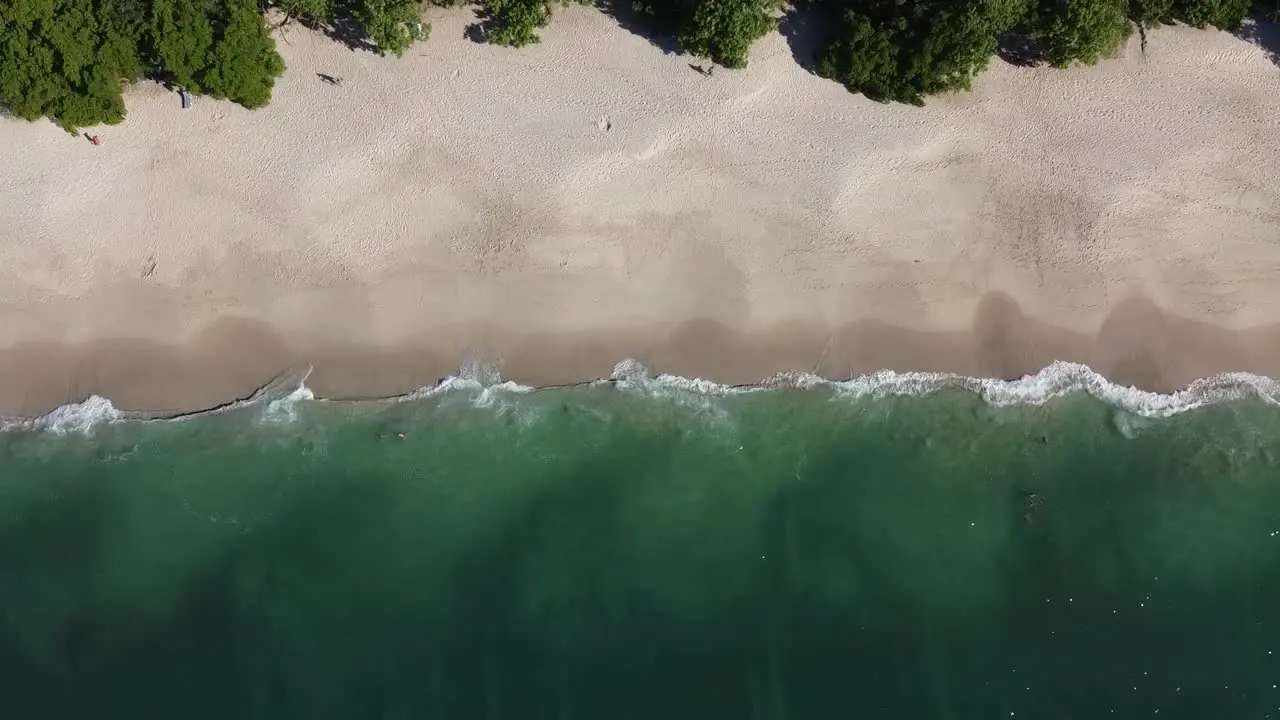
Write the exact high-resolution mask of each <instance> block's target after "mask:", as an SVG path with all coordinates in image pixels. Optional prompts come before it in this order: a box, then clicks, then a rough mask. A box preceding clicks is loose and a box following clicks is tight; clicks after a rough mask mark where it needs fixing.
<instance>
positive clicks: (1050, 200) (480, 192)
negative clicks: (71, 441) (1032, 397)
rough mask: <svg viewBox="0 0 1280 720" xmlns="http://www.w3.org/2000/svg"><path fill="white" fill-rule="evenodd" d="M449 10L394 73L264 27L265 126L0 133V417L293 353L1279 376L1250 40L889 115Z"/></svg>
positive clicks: (1154, 37) (1277, 307)
mask: <svg viewBox="0 0 1280 720" xmlns="http://www.w3.org/2000/svg"><path fill="white" fill-rule="evenodd" d="M472 19H473V16H472V15H471V13H470V12H467V11H462V10H438V11H434V12H433V14H432V15H431V20H432V24H433V26H434V27H433V31H432V35H431V38H430V39H429V40H428V41H427V42H425V43H422V44H420V45H418V46H416V47H414V48H413V49H411V50H410V52H409V53H408V54H407V55H406V56H405V57H404V58H402V59H399V60H396V59H393V58H381V57H378V56H376V55H373V54H370V53H367V52H359V51H351V50H348V49H347V48H345V47H344V46H343V45H341V44H339V43H336V42H333V41H331V40H329V39H326V38H324V37H322V36H317V35H314V34H312V33H310V32H308V31H305V30H303V29H301V28H294V29H290V30H289V31H288V32H287V33H286V34H285V36H284V37H283V38H282V39H281V41H280V42H279V48H280V51H281V54H282V55H283V56H284V58H285V61H286V63H287V64H288V70H287V71H286V74H285V76H284V78H283V79H282V80H281V81H280V82H279V83H278V84H277V88H276V92H275V96H274V100H273V101H272V103H271V105H270V106H269V107H268V108H267V109H265V110H261V111H257V112H249V111H245V110H242V109H241V108H239V107H237V106H234V105H231V104H229V103H225V102H218V101H214V100H211V99H207V98H197V100H196V103H195V106H194V107H193V108H192V109H190V110H186V111H184V110H182V109H181V107H180V104H179V101H178V98H177V96H176V95H174V94H171V93H168V92H166V91H164V90H163V89H161V88H159V87H157V86H155V85H152V84H149V83H148V84H142V85H139V86H137V87H135V88H133V89H131V90H130V91H129V92H128V95H127V101H128V108H129V116H128V118H127V120H126V121H125V123H124V124H122V125H119V126H116V127H104V128H98V129H95V130H94V132H96V133H97V134H99V135H100V136H101V137H102V140H103V144H102V145H101V146H100V147H94V146H92V145H90V144H89V143H88V142H87V141H86V140H85V138H83V137H75V136H70V135H68V134H66V133H64V132H63V131H61V130H59V129H58V128H56V127H55V126H53V125H52V124H50V123H48V122H38V123H24V122H18V121H13V120H2V121H0V187H2V188H3V193H0V348H3V349H2V350H0V414H7V415H34V414H39V413H41V412H44V411H47V410H48V409H50V408H52V407H54V406H56V405H59V404H61V403H65V402H69V401H77V400H80V399H83V398H84V397H85V396H87V395H89V394H99V395H103V396H106V397H109V398H111V399H112V400H113V402H114V403H115V404H116V406H117V407H121V408H128V409H136V410H145V411H152V412H160V413H171V412H180V411H188V410H193V409H197V408H201V407H208V406H211V405H215V404H218V403H220V402H225V401H228V400H230V399H233V398H236V397H242V396H244V395H246V394H248V393H249V392H251V391H252V390H253V389H254V388H256V387H258V386H259V385H261V384H263V383H265V382H268V381H269V380H270V379H271V378H272V377H275V376H277V375H278V374H280V373H282V372H287V371H296V370H300V369H305V368H307V367H313V368H314V372H313V373H312V375H311V377H310V378H309V380H308V381H307V384H308V386H309V387H311V388H312V389H313V390H314V391H315V393H316V394H317V395H320V396H329V397H358V396H374V395H389V394H396V393H401V392H406V391H409V390H412V389H415V388H417V387H420V386H423V385H429V384H432V383H433V382H435V381H436V380H437V379H438V378H440V377H442V376H445V375H449V374H455V373H457V372H459V369H460V368H463V369H465V368H473V367H484V368H488V369H489V370H496V371H497V372H500V373H501V376H502V377H503V378H507V379H511V380H515V381H517V382H522V383H525V384H551V383H566V382H575V381H582V380H587V379H591V378H597V377H607V376H609V375H610V373H611V372H612V370H613V367H614V364H615V363H616V362H618V361H619V360H622V359H624V358H636V359H639V360H641V361H642V362H644V363H645V364H646V365H647V366H648V367H649V368H650V369H652V370H653V371H655V372H666V373H672V374H680V375H685V376H700V377H704V378H707V379H713V380H717V381H721V382H732V383H746V382H753V381H757V380H760V379H762V378H765V377H767V376H769V375H772V374H774V373H777V372H779V371H785V370H804V371H815V372H818V373H821V374H823V375H825V376H829V377H835V378H848V377H849V376H851V375H854V374H859V373H864V372H869V371H874V370H877V369H880V368H892V369H896V370H932V371H947V372H956V373H962V374H969V375H983V376H1001V377H1016V376H1018V375H1021V374H1023V373H1027V372H1034V371H1036V370H1039V369H1040V368H1042V367H1044V366H1045V365H1047V364H1048V363H1049V362H1051V361H1053V360H1055V359H1058V360H1072V361H1078V362H1084V363H1087V364H1089V365H1090V366H1091V367H1093V368H1094V369H1096V370H1097V371H1099V372H1101V373H1103V374H1105V375H1107V376H1108V377H1109V378H1111V379H1113V380H1116V381H1118V382H1124V383H1135V384H1138V385H1140V386H1142V387H1145V388H1150V389H1160V390H1164V389H1171V388H1174V387H1178V386H1181V385H1183V384H1185V383H1187V382H1189V381H1190V380H1192V379H1194V378H1197V377H1203V376H1205V375H1209V374H1212V373H1215V372H1220V371H1228V370H1244V371H1251V372H1256V373H1262V374H1272V375H1280V68H1278V67H1277V66H1276V64H1275V63H1274V62H1273V59H1272V58H1271V57H1269V56H1268V53H1267V50H1266V49H1265V48H1264V47H1261V46H1260V45H1259V44H1255V43H1251V42H1248V41H1246V40H1242V39H1240V38H1238V37H1235V36H1232V35H1229V34H1226V33H1220V32H1216V31H1197V30H1191V29H1186V28H1167V29H1161V30H1158V31H1155V32H1153V33H1151V34H1150V36H1149V42H1148V45H1147V47H1146V50H1145V52H1142V51H1141V50H1140V48H1139V44H1138V40H1137V38H1136V37H1135V38H1134V39H1133V41H1132V42H1131V43H1130V44H1129V45H1128V46H1127V47H1126V48H1125V49H1124V50H1123V51H1122V52H1121V53H1120V54H1119V55H1118V56H1117V57H1115V58H1113V59H1109V60H1106V61H1104V62H1103V63H1101V64H1100V65H1099V66H1097V67H1095V68H1090V69H1077V70H1071V71H1059V70H1052V69H1027V68H1017V67H1013V66H1010V65H1007V64H1005V63H1003V62H1000V61H998V60H997V61H993V63H992V67H991V69H990V70H989V71H988V72H987V73H985V74H984V75H982V76H981V77H979V78H978V79H977V81H976V82H975V85H974V90H973V91H972V92H969V93H963V94H958V95H954V96H947V97H940V98H935V99H932V100H931V101H930V102H929V104H928V105H927V107H924V108H916V107H910V106H904V105H882V104H877V103H874V102H871V101H869V100H866V99H865V98H862V97H861V96H855V95H851V94H849V93H848V92H846V91H845V89H844V88H842V87H841V86H839V85H838V84H836V83H833V82H830V81H827V80H823V79H821V78H819V77H817V76H815V75H813V74H811V73H810V72H808V71H807V70H806V69H805V68H804V67H802V64H801V63H798V62H797V59H796V57H794V56H793V49H792V47H791V44H789V42H788V39H787V38H785V37H783V36H781V35H779V34H776V33H775V34H772V35H770V36H768V37H767V38H765V39H764V40H763V41H761V42H760V43H759V44H758V45H757V46H756V47H755V48H754V49H753V51H752V55H751V62H750V67H749V68H748V69H747V70H745V71H739V72H735V71H729V70H724V69H721V70H719V71H718V72H716V73H714V75H712V76H710V77H706V76H703V75H701V74H699V73H697V72H695V71H693V70H692V69H691V68H690V67H689V64H690V62H691V61H693V58H690V57H688V56H682V55H678V54H674V53H668V52H664V50H663V49H662V48H660V47H658V46H657V45H655V44H654V43H652V42H650V41H649V40H647V39H645V38H643V37H640V36H637V35H634V34H632V33H630V32H628V31H627V30H625V29H622V28H620V27H618V25H617V23H616V22H615V21H614V20H612V19H610V18H608V17H606V16H604V15H602V14H601V13H599V12H597V11H595V10H592V9H590V8H568V9H564V10H557V12H556V13H555V16H554V17H553V19H552V22H551V24H550V26H549V27H548V28H546V29H545V30H544V31H543V32H542V42H541V43H540V44H538V45H534V46H531V47H528V48H524V49H520V50H511V49H506V48H499V47H490V46H484V45H478V44H475V43H473V42H471V41H469V40H468V39H466V37H465V27H466V25H467V24H468V23H469V22H471V21H472ZM1268 31H1270V29H1268ZM808 53H809V50H807V49H805V48H803V47H800V48H799V49H798V54H799V55H800V56H801V57H802V58H804V57H807V54H808ZM317 73H327V74H331V75H336V76H340V77H342V78H343V79H344V82H343V85H342V87H332V86H330V85H327V84H325V83H323V82H320V81H319V79H318V78H317V75H316V74H317Z"/></svg>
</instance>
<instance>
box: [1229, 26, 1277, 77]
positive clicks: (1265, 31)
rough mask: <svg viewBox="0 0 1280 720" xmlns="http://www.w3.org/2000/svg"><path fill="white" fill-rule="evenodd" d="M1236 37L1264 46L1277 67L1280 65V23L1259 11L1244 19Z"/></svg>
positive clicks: (1263, 49) (1264, 49)
mask: <svg viewBox="0 0 1280 720" xmlns="http://www.w3.org/2000/svg"><path fill="white" fill-rule="evenodd" d="M1236 37H1239V38H1240V39H1242V40H1245V41H1247V42H1251V43H1253V44H1254V45H1257V46H1258V47H1260V48H1262V51H1263V52H1265V53H1266V54H1267V57H1268V58H1269V59H1270V60H1271V62H1272V63H1274V64H1275V65H1276V67H1280V23H1278V22H1276V21H1275V20H1273V19H1270V18H1268V17H1266V16H1265V15H1263V14H1261V13H1259V14H1256V15H1254V16H1253V17H1250V18H1248V19H1247V20H1245V21H1244V25H1242V26H1241V27H1240V29H1239V30H1238V31H1236Z"/></svg>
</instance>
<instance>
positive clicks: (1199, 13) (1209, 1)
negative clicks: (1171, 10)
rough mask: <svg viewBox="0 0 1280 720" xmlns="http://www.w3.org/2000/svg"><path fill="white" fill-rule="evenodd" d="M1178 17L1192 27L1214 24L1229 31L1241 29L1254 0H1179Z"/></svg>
mask: <svg viewBox="0 0 1280 720" xmlns="http://www.w3.org/2000/svg"><path fill="white" fill-rule="evenodd" d="M1178 5H1179V8H1178V9H1179V13H1178V19H1179V20H1181V21H1182V22H1185V23H1186V24H1188V25H1191V26H1192V27H1198V28H1203V27H1208V26H1213V27H1216V28H1219V29H1222V30H1227V31H1229V32H1235V31H1236V30H1239V29H1240V25H1241V24H1242V23H1243V22H1244V19H1245V17H1246V16H1247V15H1248V14H1249V10H1250V9H1251V8H1252V6H1253V0H1179V3H1178Z"/></svg>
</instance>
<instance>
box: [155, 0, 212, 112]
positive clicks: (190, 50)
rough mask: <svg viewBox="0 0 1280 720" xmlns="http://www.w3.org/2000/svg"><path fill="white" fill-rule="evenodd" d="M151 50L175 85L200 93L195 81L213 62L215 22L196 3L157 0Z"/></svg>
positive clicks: (192, 1)
mask: <svg viewBox="0 0 1280 720" xmlns="http://www.w3.org/2000/svg"><path fill="white" fill-rule="evenodd" d="M149 39H150V40H151V47H152V49H153V51H154V53H155V55H156V58H157V60H158V66H159V67H161V68H164V71H165V73H167V74H168V75H169V76H170V77H171V78H172V79H173V81H174V82H176V83H177V84H178V85H181V86H182V87H185V88H187V89H188V90H190V91H191V92H195V93H198V92H200V91H201V87H200V82H199V81H198V80H197V79H196V78H197V77H198V76H201V75H203V74H204V72H205V70H206V69H207V68H208V67H209V65H210V64H211V63H212V62H213V23H212V22H211V19H210V17H209V15H208V14H207V13H206V12H205V10H204V8H203V7H201V6H199V5H197V4H196V0H155V1H154V2H153V3H152V6H151V37H150V38H149Z"/></svg>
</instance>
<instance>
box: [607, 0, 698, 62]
mask: <svg viewBox="0 0 1280 720" xmlns="http://www.w3.org/2000/svg"><path fill="white" fill-rule="evenodd" d="M596 7H597V8H599V10H600V12H602V13H604V14H605V15H606V16H607V17H610V18H612V19H613V20H614V22H616V23H618V27H620V28H622V29H623V30H626V31H627V32H629V33H631V34H633V35H636V36H638V37H642V38H644V39H645V40H648V41H649V44H650V45H653V46H654V47H656V48H658V49H659V50H661V51H662V52H663V53H665V54H667V55H672V54H679V53H680V52H682V51H681V50H680V43H679V42H677V41H676V36H675V34H674V33H671V32H667V31H664V30H659V29H658V28H657V27H655V26H656V25H657V24H658V23H657V22H656V21H655V19H654V17H653V16H652V15H649V14H647V13H644V12H642V11H639V10H637V9H636V8H635V6H634V4H633V3H632V2H631V0H601V1H600V2H599V3H598V4H597V5H596Z"/></svg>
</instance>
